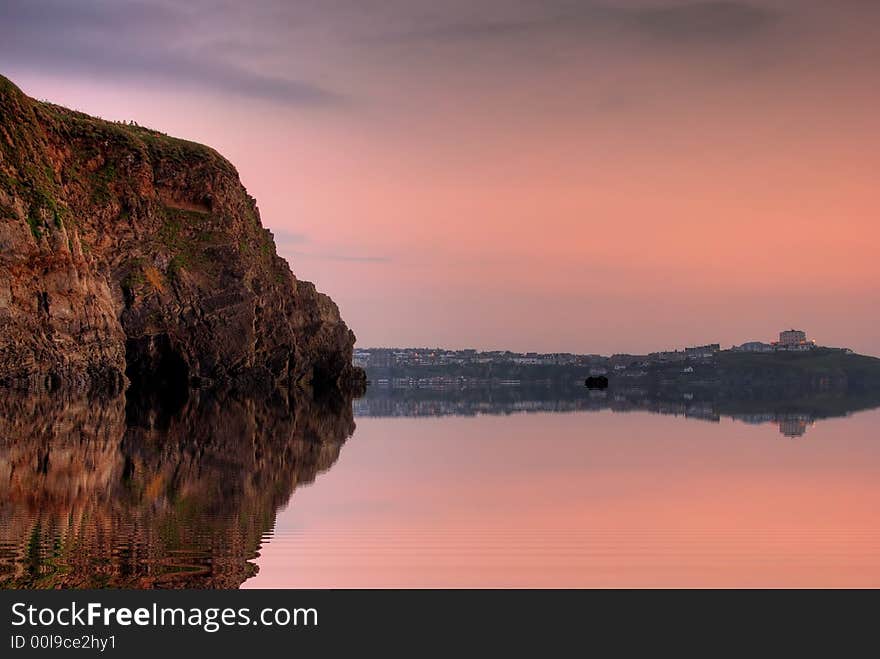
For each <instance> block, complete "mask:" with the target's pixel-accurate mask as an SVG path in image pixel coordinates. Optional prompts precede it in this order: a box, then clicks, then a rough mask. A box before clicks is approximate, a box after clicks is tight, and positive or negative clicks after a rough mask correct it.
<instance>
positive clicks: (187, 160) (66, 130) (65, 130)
mask: <svg viewBox="0 0 880 659" xmlns="http://www.w3.org/2000/svg"><path fill="white" fill-rule="evenodd" d="M35 103H36V110H37V112H38V113H39V114H40V116H41V117H42V118H44V119H48V120H50V121H51V122H52V123H54V128H55V129H56V130H58V131H59V133H61V134H63V135H65V136H67V137H70V138H74V139H77V138H79V139H98V140H104V141H108V140H109V141H110V142H111V143H112V144H115V145H118V146H122V147H127V148H133V147H134V148H137V147H138V146H143V147H144V148H145V149H146V150H147V152H148V153H149V154H150V155H151V156H153V157H154V158H158V159H163V160H171V161H173V162H177V163H180V164H193V163H198V162H204V161H208V162H210V163H211V165H212V166H215V167H219V168H221V169H223V170H225V171H226V172H227V173H229V174H231V175H234V176H237V175H238V172H237V171H236V170H235V167H234V166H233V165H232V163H230V162H229V161H228V160H226V158H224V157H223V156H221V155H220V154H219V153H218V152H217V151H215V150H214V149H212V148H211V147H209V146H205V145H204V144H199V143H198V142H192V141H190V140H185V139H181V138H178V137H171V136H170V135H167V134H165V133H162V132H161V131H158V130H154V129H152V128H147V127H145V126H140V125H138V124H136V123H133V122H124V121H108V120H106V119H101V118H100V117H93V116H91V115H88V114H85V113H84V112H79V111H77V110H71V109H69V108H65V107H62V106H60V105H55V104H54V103H49V102H46V101H38V102H35Z"/></svg>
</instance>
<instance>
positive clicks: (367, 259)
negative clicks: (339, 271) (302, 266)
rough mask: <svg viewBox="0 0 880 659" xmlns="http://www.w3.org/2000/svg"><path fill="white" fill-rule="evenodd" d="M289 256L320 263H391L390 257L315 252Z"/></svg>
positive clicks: (293, 253) (294, 253)
mask: <svg viewBox="0 0 880 659" xmlns="http://www.w3.org/2000/svg"><path fill="white" fill-rule="evenodd" d="M288 254H291V255H293V256H299V257H302V258H307V259H316V260H319V261H344V262H348V263H391V258H390V257H388V256H361V255H350V254H317V253H313V252H298V251H290V252H288Z"/></svg>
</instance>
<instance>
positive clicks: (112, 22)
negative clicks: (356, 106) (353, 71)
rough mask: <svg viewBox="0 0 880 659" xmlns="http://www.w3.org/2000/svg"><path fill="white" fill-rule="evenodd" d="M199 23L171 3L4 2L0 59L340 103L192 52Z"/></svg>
mask: <svg viewBox="0 0 880 659" xmlns="http://www.w3.org/2000/svg"><path fill="white" fill-rule="evenodd" d="M199 26H200V15H199V14H198V13H194V12H192V11H189V10H187V8H186V7H185V6H184V7H179V6H175V5H171V4H156V3H151V4H146V3H143V2H138V1H126V0H114V1H104V0H78V1H77V2H68V1H64V0H4V2H3V3H2V7H0V61H2V62H3V63H4V65H5V66H15V67H17V68H29V69H32V70H36V71H39V72H41V73H47V72H55V73H63V74H74V75H76V74H78V75H87V76H99V77H105V78H109V79H113V80H132V79H135V80H140V81H143V82H159V83H165V84H176V85H179V86H181V87H189V88H198V89H206V90H210V91H219V92H226V93H233V94H238V95H241V96H246V97H250V98H260V99H266V100H271V101H276V102H281V103H288V104H297V105H309V106H322V105H335V104H339V103H340V102H342V100H343V99H342V97H341V96H340V95H339V94H337V93H335V92H332V91H330V90H327V89H324V88H323V87H321V86H319V85H317V84H314V83H311V82H308V81H304V80H299V79H296V77H295V76H290V77H288V76H285V75H270V74H265V73H260V72H256V71H253V70H251V69H249V68H247V67H246V66H244V65H243V64H242V63H241V62H237V61H236V60H235V58H234V55H235V54H234V53H223V52H220V51H215V52H209V51H208V52H206V51H205V50H200V49H198V48H194V47H193V46H192V45H191V44H192V43H193V42H194V41H196V39H195V36H196V34H197V33H198V28H199Z"/></svg>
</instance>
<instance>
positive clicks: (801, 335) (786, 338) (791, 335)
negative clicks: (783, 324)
mask: <svg viewBox="0 0 880 659" xmlns="http://www.w3.org/2000/svg"><path fill="white" fill-rule="evenodd" d="M806 343H807V333H806V332H804V331H803V330H796V329H790V330H783V331H782V332H780V333H779V345H781V346H785V347H788V346H799V345H804V344H806Z"/></svg>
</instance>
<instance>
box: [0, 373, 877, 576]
mask: <svg viewBox="0 0 880 659" xmlns="http://www.w3.org/2000/svg"><path fill="white" fill-rule="evenodd" d="M873 405H874V403H873V402H871V401H870V400H868V401H867V402H866V400H865V399H863V398H862V399H858V400H852V401H848V400H844V399H840V398H835V397H831V398H828V397H820V398H818V399H816V400H813V401H787V402H786V403H785V404H784V405H783V404H778V405H776V407H778V408H779V409H778V410H777V411H773V409H768V408H767V407H766V406H763V407H762V406H761V405H757V406H756V405H754V404H749V405H742V404H737V405H733V406H728V407H731V408H732V409H733V410H734V411H731V410H729V409H720V410H719V408H718V407H717V406H713V405H708V404H702V403H698V402H693V401H686V402H682V403H675V404H655V403H651V404H644V403H635V404H634V403H633V402H632V401H626V400H615V399H614V397H613V396H612V397H607V396H604V395H603V394H599V395H596V394H594V395H592V396H591V395H590V394H589V393H588V392H586V391H583V392H575V393H572V394H569V395H567V396H566V397H564V398H557V397H554V396H550V395H546V396H543V397H535V396H531V397H523V396H520V395H518V394H517V392H516V391H512V390H502V391H496V390H491V391H470V392H467V393H466V394H462V393H461V392H412V391H403V392H394V391H379V390H376V391H371V392H370V394H368V396H367V398H365V399H363V400H360V401H355V403H354V415H353V414H352V406H351V404H350V403H347V402H344V401H338V400H337V401H323V402H322V403H321V404H317V403H303V402H301V401H288V400H269V401H267V400H259V401H254V400H248V399H240V398H235V397H224V398H221V399H218V398H215V397H211V396H207V395H204V394H201V395H200V394H194V395H193V397H192V398H191V399H190V400H189V401H188V402H186V403H185V404H182V405H181V406H179V407H178V408H176V409H167V408H164V407H160V408H157V407H152V408H151V407H150V406H141V407H140V408H137V409H136V408H134V406H133V405H132V404H131V403H129V405H128V407H126V401H125V399H124V397H119V398H117V399H110V400H107V399H103V400H101V401H95V400H90V399H88V398H77V397H75V396H74V397H70V396H67V397H63V396H55V397H37V398H34V397H28V398H21V397H15V396H11V395H10V396H7V397H5V398H4V399H3V401H2V402H0V583H2V585H3V586H5V587H46V588H52V587H103V586H107V587H120V586H123V587H141V588H146V587H224V588H232V587H253V588H261V587H284V588H286V587H383V586H392V587H394V586H402V587H410V586H437V587H456V586H501V587H504V586H526V587H531V586H874V587H876V586H880V442H878V439H880V436H878V432H877V428H878V424H880V410H878V409H876V408H874V409H870V408H871V407H872V406H873ZM864 408H868V409H864ZM780 410H781V411H780ZM847 410H849V411H850V412H853V413H851V414H848V415H846V416H837V415H840V414H843V413H845V412H846V411H847ZM856 410H861V411H856ZM829 414H831V415H834V416H832V418H824V417H826V416H828V415H829ZM731 415H732V416H731ZM734 417H736V418H734Z"/></svg>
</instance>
